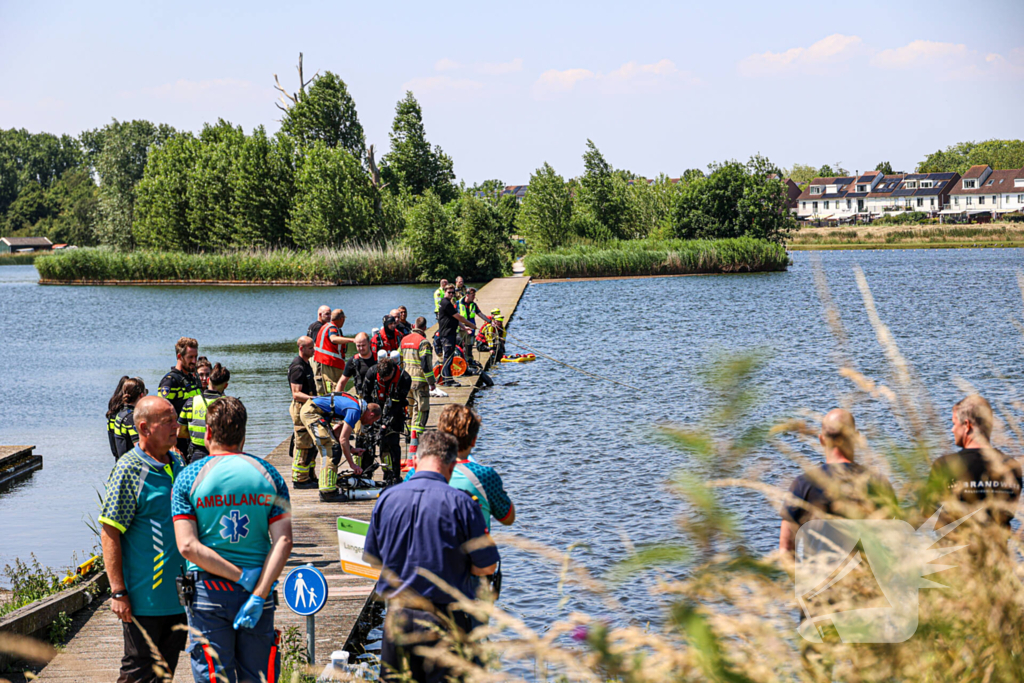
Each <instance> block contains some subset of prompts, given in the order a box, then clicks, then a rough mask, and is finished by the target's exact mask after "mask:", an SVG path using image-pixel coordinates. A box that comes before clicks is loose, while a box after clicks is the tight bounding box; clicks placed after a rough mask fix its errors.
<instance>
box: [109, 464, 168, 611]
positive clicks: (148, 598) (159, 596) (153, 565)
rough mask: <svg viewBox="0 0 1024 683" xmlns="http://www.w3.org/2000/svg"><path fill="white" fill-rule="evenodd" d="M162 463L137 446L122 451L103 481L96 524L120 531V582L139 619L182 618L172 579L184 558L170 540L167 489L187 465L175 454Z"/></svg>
mask: <svg viewBox="0 0 1024 683" xmlns="http://www.w3.org/2000/svg"><path fill="white" fill-rule="evenodd" d="M169 455H170V457H171V462H170V463H168V464H166V465H165V464H163V463H161V462H158V461H156V460H154V459H153V458H151V457H149V456H148V455H146V454H145V453H143V452H142V450H141V449H139V447H138V446H136V447H135V448H133V449H132V450H130V451H128V452H127V453H125V454H124V455H123V456H121V458H120V459H118V461H117V464H116V465H114V470H113V471H112V472H111V473H110V477H109V478H108V479H107V490H106V495H105V496H104V497H103V509H102V510H101V511H100V519H99V521H100V523H101V524H106V525H108V526H112V527H114V528H115V529H117V530H118V531H120V532H121V560H122V567H123V570H124V582H125V586H126V587H127V589H128V600H129V601H130V602H131V606H132V612H133V613H135V614H138V615H139V616H143V617H162V616H168V615H171V614H182V613H184V612H185V608H184V607H182V606H181V605H180V604H179V603H178V592H177V589H176V588H175V584H174V578H175V577H176V576H177V575H178V574H179V573H180V572H181V568H182V567H183V566H184V563H185V560H184V558H182V556H181V554H180V553H179V552H178V545H177V543H176V542H175V540H174V522H173V521H172V520H171V490H172V487H173V485H174V480H175V479H176V478H177V477H178V476H180V474H181V472H182V470H184V468H185V465H184V463H183V462H182V461H181V460H180V458H179V456H178V454H177V453H170V454H169Z"/></svg>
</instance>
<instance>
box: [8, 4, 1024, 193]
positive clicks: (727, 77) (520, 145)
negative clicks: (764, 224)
mask: <svg viewBox="0 0 1024 683" xmlns="http://www.w3.org/2000/svg"><path fill="white" fill-rule="evenodd" d="M440 7H443V9H439V8H440ZM1022 29H1024V2H1021V1H1020V0H988V1H986V0H974V1H973V2H969V3H965V2H962V1H958V2H946V1H944V0H932V1H930V2H911V1H907V0H890V1H889V2H873V1H871V0H862V1H861V2H857V3H850V4H846V3H835V2H815V3H779V2H763V1H757V2H748V1H746V0H732V1H731V2H708V1H705V2H699V3H690V2H683V1H680V0H676V1H675V2H657V1H647V2H633V3H625V2H616V3H606V2H587V3H584V2H560V1H559V0H548V1H547V2H515V3H480V2H475V3H463V2H451V1H450V2H447V3H422V2H418V3H404V2H397V1H392V2H388V3H376V2H360V3H356V2H295V1H293V2H288V3H282V2H275V3H268V2H263V1H261V0H249V1H248V2H237V3H235V2H213V1H210V0H207V1H206V2H191V1H189V0H182V1H179V2H175V3H152V2H137V1H136V2H130V3H128V2H125V3H121V2H103V1H102V0H101V1H99V2H95V3H82V2H66V3H65V2H33V3H26V2H12V1H11V0H0V82H2V83H3V87H2V89H0V128H11V127H15V128H26V129H28V130H29V131H31V132H40V131H47V132H51V133H69V134H72V135H77V134H78V133H80V132H81V131H82V130H86V129H91V128H95V127H98V126H102V125H104V124H106V123H108V122H109V121H110V120H111V119H112V118H116V119H118V120H125V119H136V118H144V119H149V120H152V121H155V122H164V123H169V124H171V125H172V126H174V127H176V128H178V129H188V130H199V129H201V128H202V126H203V124H204V123H206V122H216V120H217V119H218V118H223V119H225V120H227V121H230V122H232V123H235V124H238V125H241V126H242V127H243V128H245V130H246V131H247V132H248V131H251V130H252V129H253V128H254V127H256V126H259V125H263V126H265V127H266V128H267V130H268V131H269V132H274V131H276V130H277V129H278V127H279V122H278V121H279V118H280V111H279V110H278V109H277V108H276V107H275V106H274V103H275V101H276V100H277V98H278V96H279V93H278V92H276V91H275V90H274V75H275V74H276V75H277V76H278V77H279V78H280V81H281V84H282V85H284V86H285V88H286V89H288V90H289V91H294V90H295V89H296V88H297V84H298V77H297V73H296V71H295V65H296V63H297V61H298V53H299V52H303V53H304V55H305V59H304V64H305V70H306V75H307V77H309V76H310V75H312V74H314V73H316V72H317V71H319V72H321V73H322V72H324V71H332V72H334V73H336V74H338V75H339V76H341V78H343V79H344V80H345V82H346V83H347V84H348V87H349V91H350V92H351V94H352V96H353V97H354V98H355V102H356V106H357V108H358V112H359V118H360V121H361V123H362V125H363V127H364V129H365V131H366V139H367V143H368V144H374V145H375V147H376V149H377V150H378V151H377V155H378V159H379V157H380V155H381V154H382V153H383V152H384V151H386V150H387V148H388V132H389V130H390V127H391V122H392V119H393V117H394V107H395V103H396V102H397V101H398V100H399V99H400V98H401V97H402V96H403V95H404V92H405V91H406V90H412V91H413V93H414V94H415V95H416V97H417V99H418V100H419V101H420V103H421V105H422V107H423V114H424V123H425V126H426V131H427V137H428V139H429V140H430V141H431V142H432V143H433V144H437V145H440V146H441V147H442V148H443V149H444V151H445V152H446V153H448V154H449V155H450V156H451V157H452V158H453V159H454V162H455V172H456V175H457V176H458V178H459V179H461V180H465V181H466V182H467V183H468V184H472V183H475V182H479V181H483V180H486V179H492V178H497V179H500V180H503V181H504V182H505V183H507V184H520V183H526V182H528V181H529V176H530V174H531V173H532V172H533V171H534V170H535V169H536V168H538V167H539V166H540V165H541V164H543V163H544V162H548V163H550V164H551V165H552V166H553V167H554V168H555V170H556V171H558V172H559V173H560V174H562V175H564V176H567V177H568V176H575V175H578V174H579V173H580V172H582V169H583V162H582V155H583V152H584V151H585V147H586V141H587V139H588V138H589V139H591V140H593V141H594V143H595V144H596V145H597V146H598V148H599V149H600V150H601V151H602V152H603V153H604V154H605V157H606V158H607V159H608V161H609V162H611V163H612V164H613V165H614V166H615V167H616V168H625V169H628V170H630V171H632V172H634V173H637V174H640V175H643V176H646V177H654V176H656V175H657V174H659V173H667V174H669V175H671V176H678V175H679V174H681V173H682V172H683V171H684V170H686V169H688V168H701V169H704V168H706V167H707V164H708V163H710V162H714V161H725V160H729V159H739V160H746V159H748V158H749V157H750V156H751V155H753V154H755V153H760V154H763V155H766V156H767V157H768V158H770V159H771V160H772V161H773V162H775V163H776V164H777V165H779V166H781V167H784V168H788V167H791V165H792V164H793V163H802V164H811V165H813V166H820V165H822V164H824V163H829V164H833V165H834V164H835V163H837V162H838V163H840V164H841V165H842V166H843V167H845V168H847V169H848V170H849V171H851V172H852V171H856V170H866V169H870V168H874V167H875V165H876V164H878V163H879V162H880V161H889V162H890V163H891V164H892V166H893V168H894V169H895V170H897V171H900V170H905V171H912V170H913V168H914V166H915V165H916V164H917V163H918V162H919V161H920V160H921V159H923V158H924V157H925V155H927V154H928V153H930V152H933V151H935V150H937V149H941V148H945V147H947V146H949V145H951V144H954V143H956V142H960V141H964V140H977V141H980V140H987V139H991V138H1021V137H1024V30H1022Z"/></svg>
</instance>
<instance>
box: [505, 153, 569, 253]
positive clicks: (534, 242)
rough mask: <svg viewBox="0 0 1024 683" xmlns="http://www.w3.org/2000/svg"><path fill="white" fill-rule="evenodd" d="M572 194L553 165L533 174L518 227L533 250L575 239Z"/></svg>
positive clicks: (518, 217) (541, 168)
mask: <svg viewBox="0 0 1024 683" xmlns="http://www.w3.org/2000/svg"><path fill="white" fill-rule="evenodd" d="M571 221H572V197H571V196H570V195H569V188H568V186H567V185H566V183H565V180H564V179H563V178H562V176H560V175H558V174H557V173H555V169H553V168H552V167H551V165H550V164H548V163H547V162H544V165H543V166H541V167H540V168H538V169H537V170H536V171H534V173H533V174H532V175H531V176H530V189H529V190H527V192H526V196H525V197H523V203H522V206H520V208H519V213H518V215H517V217H516V227H517V228H518V230H519V233H520V235H522V236H523V237H524V238H525V239H526V242H527V244H528V245H529V247H530V249H532V250H536V251H548V250H550V249H553V248H555V247H559V246H561V245H563V244H566V243H568V242H569V241H570V239H571V234H570V223H571Z"/></svg>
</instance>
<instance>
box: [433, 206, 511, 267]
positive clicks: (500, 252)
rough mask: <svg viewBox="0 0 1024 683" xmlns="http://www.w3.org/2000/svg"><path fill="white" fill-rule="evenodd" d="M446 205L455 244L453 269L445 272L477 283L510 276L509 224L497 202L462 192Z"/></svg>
mask: <svg viewBox="0 0 1024 683" xmlns="http://www.w3.org/2000/svg"><path fill="white" fill-rule="evenodd" d="M448 206H449V207H451V215H452V221H453V223H454V225H455V232H456V239H457V242H458V253H457V256H456V259H455V260H456V264H454V265H457V270H456V269H453V270H452V271H449V272H458V273H461V274H462V275H463V276H465V277H467V278H472V279H479V280H485V279H490V278H493V277H499V276H501V275H511V273H512V224H511V223H510V222H509V221H508V220H507V219H506V217H505V216H504V215H503V214H502V213H501V211H500V210H499V208H498V203H497V202H490V201H487V200H482V199H479V198H477V197H474V196H473V195H472V194H469V193H466V194H464V195H463V196H462V197H460V198H459V199H458V200H457V201H455V202H452V203H451V204H449V205H448ZM446 208H448V207H446Z"/></svg>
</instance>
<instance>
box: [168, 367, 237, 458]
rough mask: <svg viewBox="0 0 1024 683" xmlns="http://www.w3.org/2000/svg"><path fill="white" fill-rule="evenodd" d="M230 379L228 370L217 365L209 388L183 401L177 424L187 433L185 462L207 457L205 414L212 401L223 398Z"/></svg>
mask: <svg viewBox="0 0 1024 683" xmlns="http://www.w3.org/2000/svg"><path fill="white" fill-rule="evenodd" d="M230 379H231V373H230V372H229V371H228V369H227V368H226V367H224V366H223V365H221V364H220V363H217V364H216V365H214V366H213V370H212V371H211V372H210V384H209V386H210V388H209V389H207V390H206V391H204V392H202V393H201V394H199V395H198V396H193V397H192V398H190V399H188V400H187V401H185V406H184V407H183V408H182V409H181V415H180V416H179V417H178V424H179V425H182V426H183V427H184V428H185V429H186V430H187V431H188V438H189V445H188V449H189V450H188V458H186V461H187V462H192V461H193V460H198V459H199V458H205V457H206V456H207V455H209V451H207V450H206V413H207V411H209V409H210V405H211V404H212V403H213V402H214V401H216V400H217V399H219V398H223V397H224V390H225V389H227V388H228V381H229V380H230Z"/></svg>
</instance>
